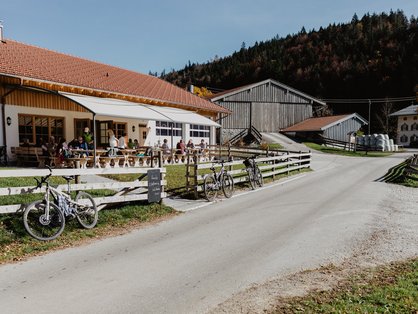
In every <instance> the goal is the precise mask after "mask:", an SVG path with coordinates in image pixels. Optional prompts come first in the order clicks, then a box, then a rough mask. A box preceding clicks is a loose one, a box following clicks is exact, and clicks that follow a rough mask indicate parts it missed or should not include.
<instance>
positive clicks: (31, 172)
mask: <svg viewBox="0 0 418 314" xmlns="http://www.w3.org/2000/svg"><path fill="white" fill-rule="evenodd" d="M156 169H158V170H159V171H160V187H161V194H160V196H161V198H164V197H166V193H165V191H164V187H165V186H166V185H167V182H166V180H165V178H164V177H165V173H166V169H165V168H119V169H113V168H110V169H104V168H91V169H53V170H52V176H54V177H55V176H72V175H74V176H76V177H77V176H80V175H106V174H137V175H138V178H137V179H136V180H134V181H129V182H119V181H110V182H98V183H75V184H70V186H71V191H80V190H99V189H108V190H114V191H115V194H114V195H112V196H103V197H94V196H93V198H94V200H95V202H96V205H97V206H98V208H99V209H103V208H104V207H105V206H106V205H107V204H111V203H122V202H129V201H140V200H147V199H148V180H147V174H148V170H156ZM48 173H49V170H48V169H18V170H2V171H0V178H6V177H40V176H46V175H47V174H48ZM33 182H34V183H35V180H33ZM54 187H55V186H54ZM57 188H58V189H59V190H62V191H67V188H68V187H67V184H62V185H58V187H57ZM45 189H46V188H45V186H43V187H42V188H40V189H37V188H36V186H23V187H6V188H0V197H6V196H12V195H25V194H35V193H45ZM26 205H27V204H10V205H3V206H0V214H7V213H17V212H20V211H22V210H23V209H24V208H25V206H26Z"/></svg>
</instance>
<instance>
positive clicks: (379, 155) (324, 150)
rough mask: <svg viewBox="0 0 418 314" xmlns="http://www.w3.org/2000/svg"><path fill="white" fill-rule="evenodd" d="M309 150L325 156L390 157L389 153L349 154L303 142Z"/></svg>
mask: <svg viewBox="0 0 418 314" xmlns="http://www.w3.org/2000/svg"><path fill="white" fill-rule="evenodd" d="M303 144H305V145H306V146H307V147H309V148H310V149H314V150H317V151H320V152H323V153H327V154H335V155H342V156H352V157H386V156H390V155H392V153H391V152H378V151H369V152H365V151H357V152H349V151H346V150H344V149H340V148H335V147H327V146H322V145H319V144H315V143H310V142H305V143H303Z"/></svg>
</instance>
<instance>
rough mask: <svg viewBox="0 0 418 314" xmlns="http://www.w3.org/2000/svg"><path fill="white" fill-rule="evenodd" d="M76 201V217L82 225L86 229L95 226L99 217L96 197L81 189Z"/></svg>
mask: <svg viewBox="0 0 418 314" xmlns="http://www.w3.org/2000/svg"><path fill="white" fill-rule="evenodd" d="M74 201H75V202H76V203H77V204H78V205H77V213H76V217H77V220H78V222H79V223H80V225H82V226H83V227H84V228H86V229H91V228H94V226H95V225H96V224H97V220H98V219H99V212H98V211H97V206H96V203H95V202H94V199H93V198H92V197H91V196H90V194H88V193H86V192H82V191H80V192H78V194H77V196H76V197H75V199H74Z"/></svg>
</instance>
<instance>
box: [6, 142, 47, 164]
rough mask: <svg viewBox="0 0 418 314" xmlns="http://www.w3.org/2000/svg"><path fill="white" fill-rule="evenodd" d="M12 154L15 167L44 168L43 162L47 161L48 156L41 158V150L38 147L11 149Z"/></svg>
mask: <svg viewBox="0 0 418 314" xmlns="http://www.w3.org/2000/svg"><path fill="white" fill-rule="evenodd" d="M11 152H12V154H14V155H15V157H16V162H17V166H38V167H40V168H42V167H44V166H45V161H46V160H49V157H48V156H42V148H40V147H33V146H29V147H11Z"/></svg>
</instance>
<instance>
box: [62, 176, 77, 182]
mask: <svg viewBox="0 0 418 314" xmlns="http://www.w3.org/2000/svg"><path fill="white" fill-rule="evenodd" d="M62 177H63V178H64V179H65V180H67V181H71V180H74V179H75V177H74V176H62Z"/></svg>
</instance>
